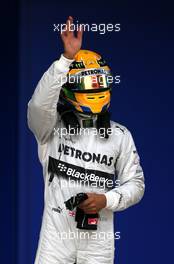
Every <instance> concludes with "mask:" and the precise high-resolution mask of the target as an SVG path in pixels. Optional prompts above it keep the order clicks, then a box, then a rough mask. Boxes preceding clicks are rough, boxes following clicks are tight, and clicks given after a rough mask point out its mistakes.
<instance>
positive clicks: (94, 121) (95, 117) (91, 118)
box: [57, 102, 110, 139]
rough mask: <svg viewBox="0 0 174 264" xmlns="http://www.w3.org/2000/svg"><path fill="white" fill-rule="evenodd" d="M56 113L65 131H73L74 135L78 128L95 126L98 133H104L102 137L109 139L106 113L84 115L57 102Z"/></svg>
mask: <svg viewBox="0 0 174 264" xmlns="http://www.w3.org/2000/svg"><path fill="white" fill-rule="evenodd" d="M57 112H59V114H60V116H61V119H62V120H63V122H64V124H65V127H66V129H67V131H70V129H74V131H75V132H76V134H78V133H79V131H80V128H90V127H94V126H95V125H96V128H97V130H98V131H100V130H101V129H102V130H104V131H105V133H104V135H105V136H104V137H105V138H106V139H107V138H109V134H108V128H110V113H109V112H108V111H106V112H104V113H100V114H84V113H80V112H77V111H74V110H73V109H72V108H71V107H70V106H68V105H66V104H62V103H61V102H58V104H57Z"/></svg>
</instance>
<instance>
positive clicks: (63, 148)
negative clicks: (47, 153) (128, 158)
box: [58, 144, 114, 166]
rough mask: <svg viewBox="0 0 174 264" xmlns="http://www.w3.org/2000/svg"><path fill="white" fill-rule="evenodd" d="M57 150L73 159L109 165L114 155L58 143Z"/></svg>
mask: <svg viewBox="0 0 174 264" xmlns="http://www.w3.org/2000/svg"><path fill="white" fill-rule="evenodd" d="M58 152H59V153H63V154H64V155H67V156H70V157H73V158H75V159H80V160H83V161H85V162H90V161H92V162H96V163H98V164H105V165H107V166H111V165H112V163H113V159H114V157H112V156H109V157H108V156H107V155H105V154H104V155H102V154H101V153H91V152H86V151H85V152H82V151H81V150H80V149H75V148H73V147H70V146H68V145H64V144H59V147H58Z"/></svg>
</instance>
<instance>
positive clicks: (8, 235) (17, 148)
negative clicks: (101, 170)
mask: <svg viewBox="0 0 174 264" xmlns="http://www.w3.org/2000/svg"><path fill="white" fill-rule="evenodd" d="M139 2H141V3H139ZM171 3H172V1H165V3H163V1H153V3H152V2H150V1H149V3H148V1H129V2H128V1H127V2H126V1H124V3H121V1H110V0H108V1H107V2H106V1H105V2H102V1H91V0H88V1H87V2H83V1H69V0H68V1H40V0H38V1H24V0H21V1H20V2H18V1H11V2H8V3H6V5H5V3H4V5H3V9H2V14H1V20H2V21H1V22H2V23H1V25H2V26H1V34H2V35H1V53H2V54H1V73H2V83H1V103H0V108H1V182H0V203H1V216H0V231H1V239H0V241H1V242H0V243H1V248H0V262H1V263H9V264H10V263H17V264H24V263H25V264H31V263H33V262H34V256H35V251H36V248H37V240H38V235H39V231H40V223H41V217H42V209H43V179H42V168H41V166H40V164H39V161H38V157H37V146H36V142H35V139H34V137H33V135H32V134H31V132H30V131H29V129H28V127H27V123H26V110H27V103H28V101H29V99H30V97H31V95H32V93H33V91H34V89H35V86H36V84H37V82H38V81H39V79H40V77H41V75H42V74H43V73H44V71H45V70H46V69H47V68H48V67H49V66H50V64H51V63H52V62H53V61H54V60H55V59H57V58H58V57H59V56H60V54H61V52H62V51H63V47H62V44H61V41H60V36H59V34H58V32H54V31H53V28H54V27H53V24H54V23H55V24H58V23H63V22H64V21H65V19H66V17H67V16H68V15H72V16H73V17H74V19H75V21H77V20H78V21H80V22H82V23H89V24H91V23H97V24H99V23H112V24H115V23H121V32H119V33H114V32H109V33H107V34H105V35H100V34H99V33H94V32H85V34H84V40H83V48H84V49H91V50H95V51H98V52H99V53H101V54H103V56H104V57H105V59H106V60H107V61H108V62H109V64H110V66H111V68H112V71H113V73H114V74H120V75H121V80H122V81H121V85H119V86H115V87H114V92H113V98H112V119H113V120H115V121H118V122H120V123H122V124H124V125H125V126H127V127H128V128H129V129H130V130H131V132H132V134H133V136H134V139H135V142H136V145H137V148H138V151H139V154H140V156H141V162H142V166H143V168H144V171H145V178H146V193H145V196H144V198H143V200H142V202H141V203H140V204H138V205H136V206H134V207H132V208H130V209H128V210H126V211H124V212H121V213H118V214H117V231H120V232H121V240H119V241H116V263H117V264H130V263H132V264H140V263H141V264H145V263H146V264H147V263H158V264H163V263H172V262H173V235H174V234H173V223H174V217H173V187H174V175H173V156H172V154H173V153H172V149H174V141H173V133H174V125H173V94H174V93H173V47H174V41H173V40H174V37H173V35H174V34H173V27H174V18H173V13H172V4H171Z"/></svg>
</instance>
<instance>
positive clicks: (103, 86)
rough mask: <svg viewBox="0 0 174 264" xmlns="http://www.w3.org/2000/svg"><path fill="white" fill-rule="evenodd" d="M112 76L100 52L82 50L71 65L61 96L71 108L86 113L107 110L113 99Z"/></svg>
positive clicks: (97, 112)
mask: <svg viewBox="0 0 174 264" xmlns="http://www.w3.org/2000/svg"><path fill="white" fill-rule="evenodd" d="M110 77H111V78H112V75H111V72H110V68H109V67H108V65H107V64H106V62H105V61H104V59H103V58H102V57H101V56H100V55H99V54H97V53H95V52H93V51H89V50H80V51H79V52H78V53H77V54H76V55H75V57H74V61H73V62H72V64H71V65H70V70H69V72H68V75H67V82H66V83H65V84H64V85H63V86H62V91H61V98H62V99H63V100H64V102H65V103H66V104H67V105H69V106H70V107H71V108H73V109H74V110H76V111H78V112H81V113H84V114H99V113H103V112H106V111H107V109H108V108H109V105H110V100H111V78H110Z"/></svg>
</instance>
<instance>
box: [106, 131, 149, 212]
mask: <svg viewBox="0 0 174 264" xmlns="http://www.w3.org/2000/svg"><path fill="white" fill-rule="evenodd" d="M116 173H117V176H118V180H119V186H118V187H116V188H114V189H112V190H111V191H109V192H107V193H106V194H105V195H106V200H107V205H106V208H107V209H110V210H112V211H122V210H124V209H127V208H128V207H130V206H132V205H134V204H136V203H138V202H139V201H140V200H141V199H142V197H143V195H144V189H145V184H144V174H143V170H142V168H141V165H140V160H139V156H138V153H137V150H136V147H135V144H134V141H133V138H132V135H131V133H130V132H129V131H128V130H125V132H124V134H123V137H122V141H121V146H120V155H119V157H118V159H117V162H116Z"/></svg>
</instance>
